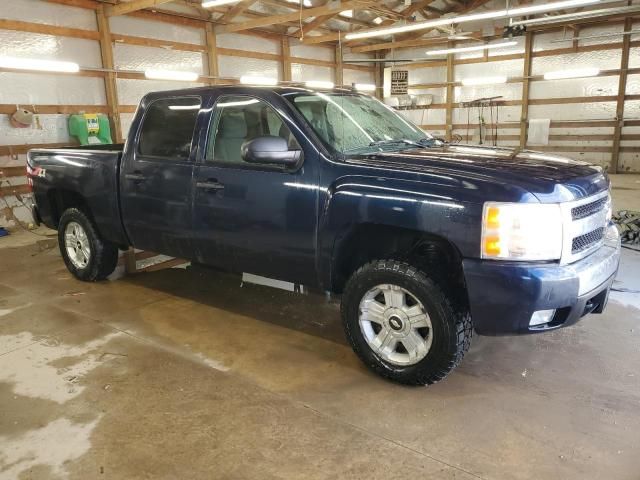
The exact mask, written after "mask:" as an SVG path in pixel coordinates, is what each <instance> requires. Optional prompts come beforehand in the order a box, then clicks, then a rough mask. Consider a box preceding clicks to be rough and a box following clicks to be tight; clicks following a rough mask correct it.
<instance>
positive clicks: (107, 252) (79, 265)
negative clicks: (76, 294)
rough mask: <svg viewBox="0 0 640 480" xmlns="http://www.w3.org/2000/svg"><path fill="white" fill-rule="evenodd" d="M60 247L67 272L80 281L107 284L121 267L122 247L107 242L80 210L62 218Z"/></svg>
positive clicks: (59, 237) (65, 214) (71, 210)
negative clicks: (119, 256) (119, 265)
mask: <svg viewBox="0 0 640 480" xmlns="http://www.w3.org/2000/svg"><path fill="white" fill-rule="evenodd" d="M58 243H59V246H60V253H61V254H62V258H63V259H64V263H65V264H66V266H67V269H68V270H69V271H70V272H71V273H72V274H73V275H74V276H75V277H76V278H78V279H79V280H83V281H86V282H94V281H97V280H104V279H105V278H107V277H108V276H109V275H111V273H113V271H114V270H115V268H116V265H117V263H118V247H117V246H115V245H114V244H112V243H111V242H108V241H106V240H103V239H102V238H101V237H100V235H99V234H98V231H97V229H96V228H95V226H94V225H93V222H92V221H91V219H90V218H89V216H87V215H86V214H85V213H84V212H83V211H82V210H80V209H77V208H69V209H68V210H65V212H64V213H63V214H62V216H61V217H60V222H59V224H58Z"/></svg>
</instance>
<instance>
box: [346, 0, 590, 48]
mask: <svg viewBox="0 0 640 480" xmlns="http://www.w3.org/2000/svg"><path fill="white" fill-rule="evenodd" d="M600 1H601V0H562V1H560V2H551V3H543V4H539V5H531V6H526V7H518V8H510V9H504V10H493V11H490V12H482V13H470V14H468V15H460V16H457V17H448V18H438V19H434V20H426V21H424V22H414V23H406V24H404V25H396V26H391V27H385V28H373V29H369V30H363V31H359V32H351V33H348V34H346V35H345V36H344V38H345V39H346V40H357V39H359V38H370V37H381V36H385V35H393V34H396V33H404V32H413V31H416V30H425V29H427V28H435V27H442V26H445V25H454V24H459V23H465V22H475V21H480V20H497V19H500V18H511V17H521V16H523V15H530V14H533V13H542V12H551V11H554V10H562V9H565V8H575V7H581V6H584V5H591V4H594V3H599V2H600Z"/></svg>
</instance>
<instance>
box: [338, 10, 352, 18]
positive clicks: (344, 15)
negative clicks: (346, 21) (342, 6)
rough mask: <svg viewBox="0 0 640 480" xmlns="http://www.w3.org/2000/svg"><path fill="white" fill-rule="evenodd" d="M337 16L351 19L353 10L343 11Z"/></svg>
mask: <svg viewBox="0 0 640 480" xmlns="http://www.w3.org/2000/svg"><path fill="white" fill-rule="evenodd" d="M338 15H340V16H341V17H345V18H353V10H344V11H342V12H340V13H339V14H338Z"/></svg>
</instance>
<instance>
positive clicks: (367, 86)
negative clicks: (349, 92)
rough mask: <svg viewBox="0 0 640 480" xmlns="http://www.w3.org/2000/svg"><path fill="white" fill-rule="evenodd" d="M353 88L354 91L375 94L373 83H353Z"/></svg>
mask: <svg viewBox="0 0 640 480" xmlns="http://www.w3.org/2000/svg"><path fill="white" fill-rule="evenodd" d="M353 86H354V87H355V88H356V90H360V91H361V92H375V91H376V86H375V85H374V84H373V83H354V84H353Z"/></svg>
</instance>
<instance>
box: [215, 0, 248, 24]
mask: <svg viewBox="0 0 640 480" xmlns="http://www.w3.org/2000/svg"><path fill="white" fill-rule="evenodd" d="M254 3H256V0H243V1H241V2H240V3H238V4H236V5H234V6H233V7H231V8H230V9H229V11H227V13H225V14H224V15H222V16H221V17H220V18H219V19H218V20H216V21H217V22H219V23H229V22H231V20H233V19H234V18H236V17H237V16H238V15H242V14H243V13H244V12H245V10H248V9H250V8H251V6H252V5H253V4H254Z"/></svg>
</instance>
